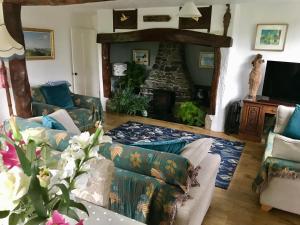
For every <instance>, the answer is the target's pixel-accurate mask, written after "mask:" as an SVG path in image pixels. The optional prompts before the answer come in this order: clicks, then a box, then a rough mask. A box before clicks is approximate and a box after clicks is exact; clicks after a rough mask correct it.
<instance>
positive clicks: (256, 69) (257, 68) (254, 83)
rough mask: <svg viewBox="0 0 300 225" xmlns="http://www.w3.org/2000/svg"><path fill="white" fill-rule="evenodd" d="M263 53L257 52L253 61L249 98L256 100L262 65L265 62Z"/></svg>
mask: <svg viewBox="0 0 300 225" xmlns="http://www.w3.org/2000/svg"><path fill="white" fill-rule="evenodd" d="M262 57H263V56H262V55H261V54H257V55H256V56H255V58H254V60H253V61H252V65H253V68H252V70H251V73H250V75H249V96H248V98H249V99H252V100H253V101H255V100H256V95H257V91H258V88H259V85H260V82H261V65H262V64H263V63H264V62H265V60H263V59H262Z"/></svg>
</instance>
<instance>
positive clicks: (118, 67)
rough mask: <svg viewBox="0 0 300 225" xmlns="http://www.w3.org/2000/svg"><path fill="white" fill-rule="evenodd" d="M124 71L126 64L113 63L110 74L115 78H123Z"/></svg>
mask: <svg viewBox="0 0 300 225" xmlns="http://www.w3.org/2000/svg"><path fill="white" fill-rule="evenodd" d="M126 70H127V64H126V63H114V64H113V72H112V74H113V75H114V76H116V77H123V76H126V73H125V71H126Z"/></svg>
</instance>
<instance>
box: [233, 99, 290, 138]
mask: <svg viewBox="0 0 300 225" xmlns="http://www.w3.org/2000/svg"><path fill="white" fill-rule="evenodd" d="M279 105H288V106H292V105H293V104H288V103H283V102H278V101H267V100H257V101H251V100H244V105H243V110H242V116H241V124H240V132H239V134H240V136H241V138H243V139H246V140H250V141H259V142H260V141H261V138H262V134H263V130H264V123H265V117H266V114H271V115H275V114H276V112H277V108H278V106H279Z"/></svg>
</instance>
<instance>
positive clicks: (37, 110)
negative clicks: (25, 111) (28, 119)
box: [31, 102, 60, 116]
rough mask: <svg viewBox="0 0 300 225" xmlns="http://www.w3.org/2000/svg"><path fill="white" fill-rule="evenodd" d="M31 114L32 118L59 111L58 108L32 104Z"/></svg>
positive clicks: (36, 103)
mask: <svg viewBox="0 0 300 225" xmlns="http://www.w3.org/2000/svg"><path fill="white" fill-rule="evenodd" d="M31 104H32V114H33V116H43V115H48V114H50V113H53V112H55V111H56V110H59V109H60V108H59V107H57V106H54V105H48V104H45V103H40V102H32V103H31Z"/></svg>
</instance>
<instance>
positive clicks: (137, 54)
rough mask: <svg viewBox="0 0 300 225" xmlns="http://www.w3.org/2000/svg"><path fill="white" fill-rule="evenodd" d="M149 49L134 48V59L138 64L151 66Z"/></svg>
mask: <svg viewBox="0 0 300 225" xmlns="http://www.w3.org/2000/svg"><path fill="white" fill-rule="evenodd" d="M149 57H150V52H149V50H145V49H143V50H141V49H134V50H132V61H133V62H135V63H136V64H140V65H145V66H149V65H150V58H149Z"/></svg>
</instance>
